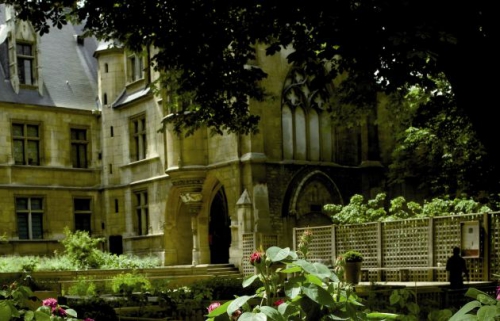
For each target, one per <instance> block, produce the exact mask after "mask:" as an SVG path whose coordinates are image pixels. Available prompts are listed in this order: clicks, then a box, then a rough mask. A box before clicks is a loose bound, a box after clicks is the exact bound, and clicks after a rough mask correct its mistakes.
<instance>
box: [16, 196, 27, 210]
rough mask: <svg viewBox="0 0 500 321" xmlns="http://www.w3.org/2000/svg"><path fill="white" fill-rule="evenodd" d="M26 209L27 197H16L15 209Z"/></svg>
mask: <svg viewBox="0 0 500 321" xmlns="http://www.w3.org/2000/svg"><path fill="white" fill-rule="evenodd" d="M27 209H28V199H27V198H16V210H21V211H22V210H27Z"/></svg>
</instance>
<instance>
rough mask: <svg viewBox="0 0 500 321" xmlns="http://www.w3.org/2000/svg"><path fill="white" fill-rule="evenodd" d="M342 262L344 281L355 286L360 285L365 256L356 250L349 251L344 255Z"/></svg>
mask: <svg viewBox="0 0 500 321" xmlns="http://www.w3.org/2000/svg"><path fill="white" fill-rule="evenodd" d="M341 257H342V261H344V263H345V265H344V279H345V281H346V282H347V283H351V284H353V285H355V284H358V283H359V279H360V276H361V262H363V255H362V254H361V253H360V252H358V251H355V250H349V251H347V252H345V253H344V254H342V256H341Z"/></svg>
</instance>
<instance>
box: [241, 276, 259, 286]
mask: <svg viewBox="0 0 500 321" xmlns="http://www.w3.org/2000/svg"><path fill="white" fill-rule="evenodd" d="M258 278H259V275H258V274H255V275H252V276H250V277H248V278H246V279H245V280H243V284H242V285H243V287H244V288H246V287H247V286H249V285H251V284H252V283H253V282H254V281H255V280H256V279H258Z"/></svg>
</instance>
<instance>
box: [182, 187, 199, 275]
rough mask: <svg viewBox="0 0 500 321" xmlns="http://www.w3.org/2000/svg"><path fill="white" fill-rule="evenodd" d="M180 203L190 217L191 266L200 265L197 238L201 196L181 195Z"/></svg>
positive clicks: (196, 193) (192, 194) (195, 193)
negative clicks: (191, 234)
mask: <svg viewBox="0 0 500 321" xmlns="http://www.w3.org/2000/svg"><path fill="white" fill-rule="evenodd" d="M180 196H181V200H182V202H183V203H184V204H185V205H186V206H187V207H188V212H189V215H190V216H191V232H192V233H193V250H192V252H193V254H192V264H193V266H196V265H198V264H199V263H200V244H199V237H198V214H199V213H200V210H201V205H202V202H201V200H202V194H201V193H198V192H188V193H181V195H180Z"/></svg>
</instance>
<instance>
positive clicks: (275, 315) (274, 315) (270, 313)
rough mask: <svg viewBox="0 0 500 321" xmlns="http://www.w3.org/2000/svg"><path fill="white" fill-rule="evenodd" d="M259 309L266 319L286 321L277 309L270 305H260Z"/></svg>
mask: <svg viewBox="0 0 500 321" xmlns="http://www.w3.org/2000/svg"><path fill="white" fill-rule="evenodd" d="M260 311H261V312H262V313H264V314H265V315H266V316H267V318H268V320H276V321H286V319H285V317H284V316H283V315H281V313H280V312H279V311H278V310H276V309H275V308H272V307H270V306H262V307H260Z"/></svg>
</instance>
